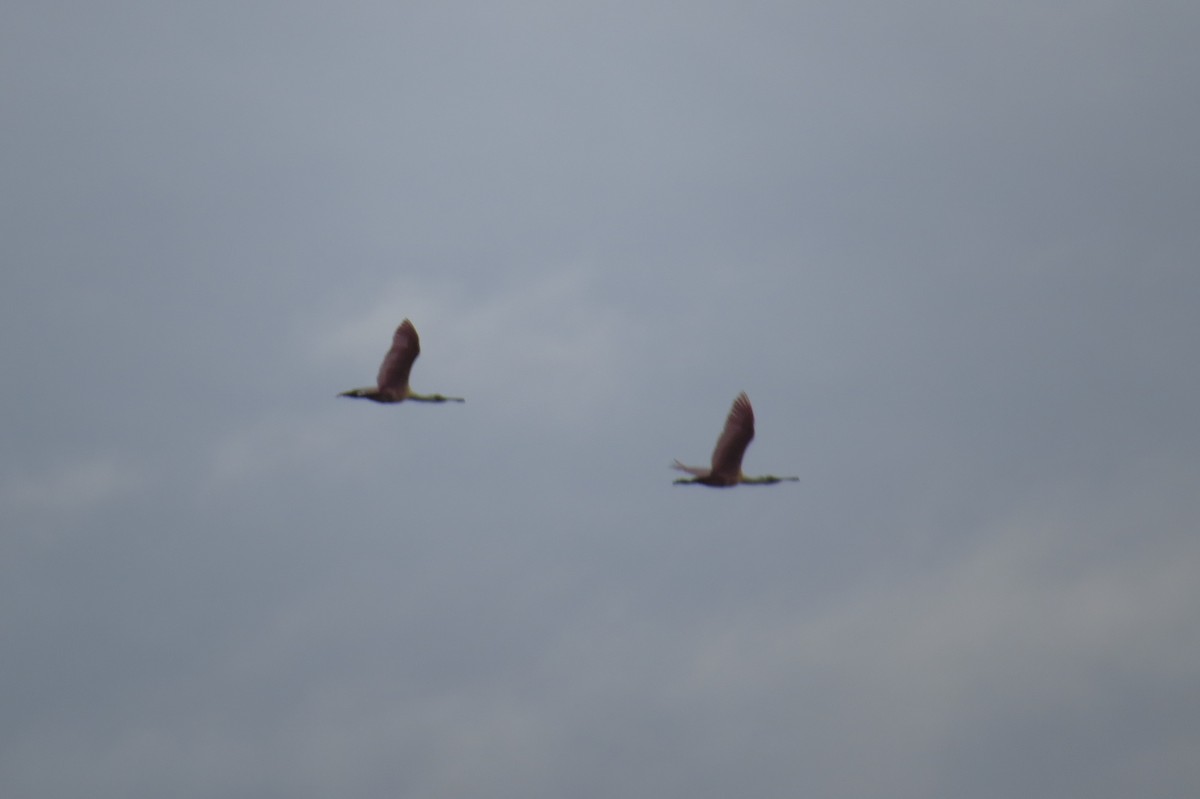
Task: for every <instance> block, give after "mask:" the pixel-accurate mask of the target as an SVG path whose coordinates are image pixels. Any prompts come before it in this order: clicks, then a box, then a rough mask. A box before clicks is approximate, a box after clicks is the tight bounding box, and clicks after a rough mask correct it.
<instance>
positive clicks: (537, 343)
mask: <svg viewBox="0 0 1200 799" xmlns="http://www.w3.org/2000/svg"><path fill="white" fill-rule="evenodd" d="M404 318H409V319H411V320H412V321H413V323H414V324H415V325H416V327H417V329H418V330H419V331H420V332H421V336H422V340H421V346H422V357H421V360H420V361H418V363H417V365H416V367H415V368H414V370H413V376H412V383H413V387H414V388H415V389H416V390H417V391H424V392H432V391H437V392H441V393H446V394H460V395H463V396H466V397H467V401H468V402H471V401H472V400H473V399H474V400H476V401H481V400H486V401H487V402H488V403H489V406H490V407H493V408H502V409H504V410H505V411H506V412H507V413H511V414H517V413H525V412H527V409H528V408H529V407H530V406H531V404H532V403H533V401H534V400H536V407H537V408H538V413H539V415H540V416H543V417H545V418H547V419H549V420H551V421H554V420H557V421H559V422H562V423H565V424H574V423H577V422H579V421H581V420H585V419H595V418H596V413H597V412H598V411H599V410H600V409H603V408H604V407H605V406H607V405H608V404H610V403H611V402H613V401H615V400H616V398H617V397H618V396H619V394H620V392H621V391H622V389H623V387H624V386H626V385H628V384H629V383H631V382H632V380H631V378H630V377H629V375H630V373H631V371H632V367H631V366H630V365H629V364H628V363H627V360H629V359H632V358H634V357H635V356H636V354H637V349H636V345H637V338H638V330H639V327H638V326H636V325H635V324H633V323H632V321H631V320H630V319H629V318H627V317H626V316H625V315H624V313H623V312H622V309H621V308H619V307H617V306H616V304H615V303H610V302H605V301H604V298H603V297H602V296H598V292H597V289H596V281H595V280H594V279H593V277H592V276H591V274H590V272H589V270H588V269H586V268H583V267H580V266H569V267H566V268H563V269H561V270H559V271H555V272H548V273H545V274H543V275H540V276H538V277H536V278H533V279H530V280H528V281H525V282H522V283H520V284H519V285H510V286H507V287H506V288H504V289H501V290H497V291H490V292H487V293H485V294H483V293H481V294H476V293H472V292H469V291H467V290H466V288H465V287H464V286H462V285H461V284H458V283H454V282H449V281H446V282H442V281H437V280H421V279H417V278H402V279H399V280H396V281H395V282H394V283H392V284H391V285H390V286H386V287H384V288H383V289H382V290H381V291H380V292H379V294H378V295H377V297H376V298H375V299H374V300H373V303H372V305H371V306H370V307H369V308H368V309H367V310H365V311H364V312H362V313H360V314H358V315H357V317H356V318H354V319H352V320H349V321H345V322H342V323H340V324H335V325H330V326H328V327H327V328H326V329H325V330H322V331H321V332H320V334H319V338H317V339H316V341H315V342H314V344H313V345H312V348H311V351H312V353H313V357H314V359H316V360H318V361H321V362H328V361H333V360H339V361H342V362H345V363H351V364H356V366H355V367H354V368H355V370H356V371H355V375H357V377H356V378H354V379H357V380H360V381H361V382H360V383H358V385H365V384H369V383H370V382H371V381H372V380H373V378H374V376H375V372H376V370H377V369H378V366H379V362H380V360H381V359H382V357H383V354H384V353H385V352H386V350H387V347H388V344H389V341H390V337H391V334H392V331H393V330H394V329H395V327H396V325H397V324H398V323H399V322H400V321H401V320H402V319H404Z"/></svg>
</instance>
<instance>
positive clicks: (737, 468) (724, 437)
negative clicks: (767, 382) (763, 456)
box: [712, 391, 754, 480]
mask: <svg viewBox="0 0 1200 799" xmlns="http://www.w3.org/2000/svg"><path fill="white" fill-rule="evenodd" d="M753 439H754V409H753V408H751V407H750V398H749V397H747V396H746V392H744V391H743V392H742V393H741V394H738V395H737V399H735V400H734V401H733V407H732V408H730V409H729V416H728V417H726V419H725V429H724V430H723V431H721V437H720V438H718V439H717V446H716V449H714V450H713V454H712V473H713V474H714V475H721V476H723V477H728V478H730V479H734V480H736V478H737V476H738V475H739V474H741V472H742V456H743V455H745V454H746V447H748V446H750V442H751V441H752V440H753Z"/></svg>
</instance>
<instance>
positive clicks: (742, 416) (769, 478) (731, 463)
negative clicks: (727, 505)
mask: <svg viewBox="0 0 1200 799" xmlns="http://www.w3.org/2000/svg"><path fill="white" fill-rule="evenodd" d="M753 440H754V409H753V408H751V407H750V398H749V397H747V396H746V392H744V391H743V392H742V393H741V394H738V395H737V399H735V400H734V401H733V407H732V408H730V409H729V416H728V418H726V419H725V429H724V430H723V431H721V437H720V438H718V439H717V447H716V449H714V450H713V454H712V468H711V469H705V468H703V467H701V466H684V465H683V464H682V463H680V462H679V461H675V465H674V468H676V469H679V470H680V471H681V472H687V473H688V474H692V475H695V477H692V478H687V477H681V478H679V479H678V480H676V481H675V484H676V485H680V484H691V483H699V484H700V485H706V486H713V487H714V488H728V487H730V486H735V485H737V484H738V483H749V484H751V485H770V484H772V483H782V482H783V481H784V480H799V479H800V478H799V477H776V476H775V475H771V474H768V475H763V476H762V477H747V476H746V475H744V474H742V456H743V455H745V454H746V447H748V446H750V442H751V441H753Z"/></svg>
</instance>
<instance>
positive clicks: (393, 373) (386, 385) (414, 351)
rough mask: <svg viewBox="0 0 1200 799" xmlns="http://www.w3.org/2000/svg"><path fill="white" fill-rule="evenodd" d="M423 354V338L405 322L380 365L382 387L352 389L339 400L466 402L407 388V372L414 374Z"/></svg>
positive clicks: (379, 382) (411, 325) (393, 338)
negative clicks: (414, 365) (414, 363)
mask: <svg viewBox="0 0 1200 799" xmlns="http://www.w3.org/2000/svg"><path fill="white" fill-rule="evenodd" d="M420 354H421V339H420V338H418V337H417V329H416V328H415V327H413V323H412V322H410V321H408V320H407V319H405V320H404V321H403V322H401V323H400V327H398V328H396V335H394V336H392V348H391V349H390V350H388V354H387V355H385V356H383V363H382V364H380V366H379V377H378V378H376V380H377V382H378V384H379V385H376V386H368V387H366V388H352V389H350V390H349V391H343V392H342V393H341V394H338V396H339V397H357V398H359V399H369V400H372V401H374V402H404V401H405V400H416V401H417V402H465V401H466V400H464V399H463V398H462V397H444V396H442V395H441V394H418V393H416V392H415V391H413V390H412V389H411V388H409V386H408V373H409V372H411V371H412V365H413V361H415V360H416V359H417V356H418V355H420Z"/></svg>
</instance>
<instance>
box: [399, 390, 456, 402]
mask: <svg viewBox="0 0 1200 799" xmlns="http://www.w3.org/2000/svg"><path fill="white" fill-rule="evenodd" d="M405 399H410V400H413V401H415V402H466V400H465V399H463V398H462V397H447V396H444V395H442V394H416V393H413V392H412V391H410V392H408V396H407V397H405Z"/></svg>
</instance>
